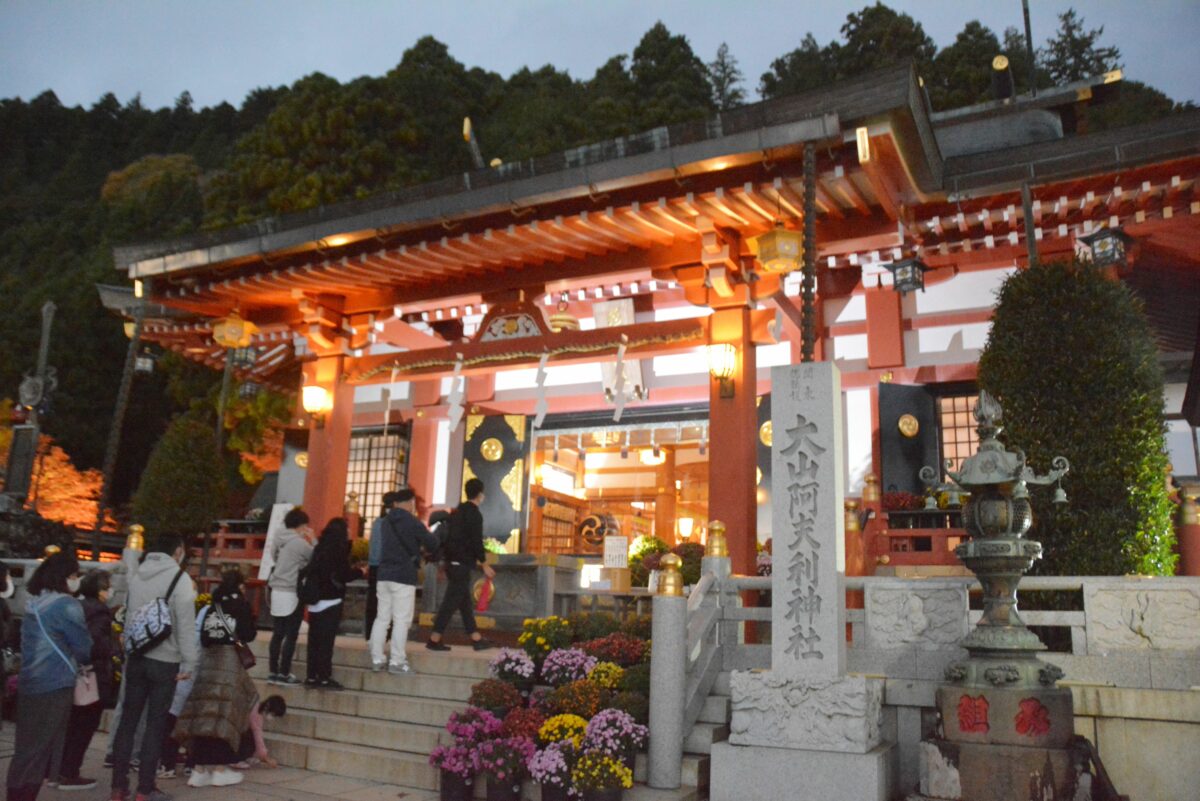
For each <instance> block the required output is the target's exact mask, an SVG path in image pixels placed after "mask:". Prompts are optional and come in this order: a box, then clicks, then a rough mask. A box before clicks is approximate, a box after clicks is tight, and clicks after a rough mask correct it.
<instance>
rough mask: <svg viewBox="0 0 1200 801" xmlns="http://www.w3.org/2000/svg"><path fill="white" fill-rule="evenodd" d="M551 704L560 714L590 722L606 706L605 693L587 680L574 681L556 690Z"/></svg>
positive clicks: (551, 698) (552, 695) (551, 697)
mask: <svg viewBox="0 0 1200 801" xmlns="http://www.w3.org/2000/svg"><path fill="white" fill-rule="evenodd" d="M549 703H550V705H551V706H552V707H553V709H554V710H555V711H556V712H558V713H560V714H566V715H578V716H579V717H581V718H583V719H584V720H588V719H590V718H591V717H592V715H594V714H596V713H597V712H599V711H600V708H601V707H602V706H604V691H603V690H601V689H600V688H599V687H597V686H596V685H595V684H592V683H591V682H590V681H588V680H587V679H584V680H582V681H573V682H571V683H570V684H564V685H563V686H562V687H559V688H558V689H557V690H555V691H554V692H553V693H552V694H551V696H550V701H549Z"/></svg>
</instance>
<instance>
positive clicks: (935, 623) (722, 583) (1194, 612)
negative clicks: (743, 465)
mask: <svg viewBox="0 0 1200 801" xmlns="http://www.w3.org/2000/svg"><path fill="white" fill-rule="evenodd" d="M702 576H703V577H702V578H701V580H700V582H699V583H698V584H697V585H696V587H695V588H694V589H693V591H692V594H691V596H690V597H688V598H687V599H684V598H671V597H663V596H656V597H655V599H654V635H653V636H654V639H653V660H652V662H651V666H652V671H653V672H652V678H651V682H652V688H653V690H652V693H651V735H650V740H651V746H650V758H651V759H650V768H651V770H650V784H651V786H653V787H676V786H678V783H679V775H680V773H679V764H680V759H681V757H682V746H681V742H682V739H683V738H684V737H686V735H687V732H688V730H689V729H690V727H691V726H692V724H693V723H694V722H695V720H696V715H697V714H698V712H699V710H700V708H701V707H702V706H703V704H704V699H705V697H706V696H707V695H708V693H709V692H710V691H711V689H712V686H713V682H714V681H715V680H716V678H717V675H718V674H719V673H720V672H722V671H731V670H751V669H765V668H770V666H771V646H770V645H769V644H757V643H747V642H746V639H747V638H746V634H745V631H744V628H745V624H746V623H747V622H754V623H755V624H756V626H757V629H758V633H759V637H760V638H761V637H762V635H764V634H765V633H766V631H767V625H769V624H770V622H771V616H772V614H771V611H772V610H771V608H770V606H759V607H754V606H744V605H742V603H741V598H740V596H741V594H743V593H746V592H748V591H758V592H765V591H769V590H770V589H771V578H769V577H766V578H764V577H759V576H735V575H731V573H730V568H729V560H728V559H727V558H722V557H706V558H705V560H704V567H703V571H702ZM845 590H846V591H847V592H848V593H851V594H852V595H854V596H860V597H862V599H863V604H862V605H863V608H860V609H847V610H846V620H847V624H848V625H847V629H848V632H847V667H848V670H849V671H850V672H851V673H858V674H867V675H872V676H882V677H884V678H885V679H886V682H885V700H884V703H885V713H886V715H887V719H888V721H889V722H888V728H889V729H890V730H892V731H894V732H895V737H896V740H897V741H898V743H899V745H900V759H899V762H900V764H899V774H900V783H901V786H912V784H913V783H915V774H914V773H913V772H914V771H915V770H916V768H915V766H916V764H917V760H916V758H915V751H916V747H917V743H918V742H920V740H921V737H922V736H923V735H924V734H925V732H926V729H928V727H929V725H930V723H929V720H931V718H930V715H931V714H932V710H933V706H934V703H933V701H934V692H935V691H936V689H937V687H938V686H939V685H940V684H941V683H942V681H943V674H944V671H945V669H946V667H948V666H949V665H950V664H951V663H953V662H955V661H958V660H961V659H962V658H964V657H965V656H966V652H965V651H964V650H963V649H961V648H960V647H959V645H958V643H959V641H960V640H961V639H962V637H964V636H965V635H966V634H967V632H968V631H969V627H970V626H971V625H973V624H974V623H975V622H976V621H977V620H978V619H979V615H980V612H979V611H978V610H973V609H971V608H970V599H971V595H972V593H978V592H979V590H980V587H979V584H978V582H976V581H975V580H974V579H972V578H928V579H900V578H892V577H849V578H846V579H845ZM1020 592H1021V597H1022V598H1023V599H1029V598H1030V593H1037V594H1038V595H1037V596H1033V597H1034V598H1037V599H1038V600H1039V601H1041V602H1042V603H1043V605H1051V604H1053V605H1057V606H1064V607H1071V606H1075V607H1079V608H1076V609H1066V610H1049V609H1026V608H1022V609H1021V611H1020V615H1021V617H1022V619H1023V620H1024V621H1025V622H1026V623H1027V624H1028V625H1030V626H1035V627H1044V628H1045V629H1060V630H1061V631H1062V633H1061V634H1060V635H1058V636H1049V637H1047V639H1052V640H1054V641H1056V642H1059V643H1061V644H1062V646H1061V648H1060V650H1056V651H1048V652H1046V653H1044V654H1043V655H1042V658H1043V659H1044V660H1045V661H1047V662H1050V663H1052V664H1055V665H1057V666H1058V667H1060V668H1061V669H1062V670H1063V672H1064V673H1065V678H1064V679H1063V680H1062V681H1061V682H1060V683H1061V684H1062V685H1064V686H1067V687H1072V688H1073V689H1074V690H1075V691H1076V705H1077V707H1080V709H1077V711H1076V716H1077V717H1082V718H1087V717H1088V716H1089V715H1092V713H1093V712H1095V710H1096V709H1097V708H1099V707H1100V706H1102V705H1103V703H1104V698H1100V696H1102V695H1105V693H1108V694H1112V693H1114V692H1115V693H1118V694H1120V693H1121V692H1126V691H1128V692H1141V691H1145V692H1146V693H1150V694H1151V695H1153V694H1154V693H1159V694H1160V695H1161V692H1165V691H1177V692H1178V691H1184V694H1185V695H1186V697H1187V699H1189V700H1188V703H1189V704H1195V699H1193V698H1192V696H1194V695H1195V693H1194V692H1187V691H1189V690H1193V688H1196V687H1198V686H1200V578H1193V577H1178V578H1122V577H1099V576H1096V577H1093V576H1082V577H1081V576H1065V577H1042V576H1034V577H1027V578H1025V579H1023V580H1022V581H1021V585H1020ZM1047 598H1056V600H1052V601H1046V600H1045V599H1047ZM1043 633H1045V634H1052V633H1053V632H1043ZM681 675H682V676H683V677H684V680H682V681H680V678H679V677H680V676H681ZM1093 696H1095V697H1093ZM1089 699H1090V700H1089ZM1110 700H1111V699H1110ZM1124 703H1128V701H1127V700H1126V701H1124ZM1155 703H1159V704H1160V705H1161V704H1163V703H1169V702H1162V701H1161V700H1160V701H1157V702H1155ZM1189 708H1190V707H1189ZM1172 714H1174V713H1172ZM1180 714H1182V712H1180ZM1188 714H1189V715H1190V713H1188ZM1185 717H1186V716H1185ZM1099 719H1100V716H1099V713H1097V714H1096V720H1099ZM1179 722H1184V723H1191V722H1192V721H1191V719H1190V717H1188V718H1187V720H1186V721H1185V720H1182V719H1181V720H1180V721H1179ZM1195 723H1198V724H1200V718H1198V719H1197V720H1196V721H1195ZM1096 725H1097V726H1098V725H1099V724H1098V723H1097V724H1096ZM1198 731H1200V730H1198ZM1195 736H1197V737H1200V734H1197V735H1195ZM1098 745H1099V746H1100V748H1101V749H1102V751H1103V750H1105V747H1106V743H1105V740H1104V739H1103V738H1099V743H1098ZM1111 747H1112V746H1110V748H1111ZM1105 761H1106V763H1107V762H1109V761H1110V757H1109V756H1108V755H1107V754H1106V755H1105Z"/></svg>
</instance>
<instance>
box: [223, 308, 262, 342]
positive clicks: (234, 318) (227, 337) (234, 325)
mask: <svg viewBox="0 0 1200 801" xmlns="http://www.w3.org/2000/svg"><path fill="white" fill-rule="evenodd" d="M257 333H258V326H256V325H255V324H254V323H252V322H250V321H249V320H243V319H242V318H241V317H240V316H238V313H237V312H234V313H233V314H231V315H229V316H228V317H226V318H225V319H223V320H218V321H217V322H216V323H214V324H213V329H212V337H213V341H214V342H216V343H217V344H218V345H220V346H221V347H223V348H244V347H246V346H247V345H249V344H250V340H251V338H252V337H253V336H254V335H255V334H257Z"/></svg>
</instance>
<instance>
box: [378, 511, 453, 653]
mask: <svg viewBox="0 0 1200 801" xmlns="http://www.w3.org/2000/svg"><path fill="white" fill-rule="evenodd" d="M416 497H417V496H416V493H415V492H413V490H412V488H411V487H404V488H403V489H400V490H397V491H396V493H395V496H394V501H393V506H392V510H391V511H390V512H388V515H387V517H386V518H385V519H384V521H383V525H382V526H381V527H380V532H379V533H380V535H381V536H382V542H381V548H380V557H379V571H378V584H377V586H376V597H377V598H378V601H379V610H378V612H377V613H376V615H375V623H374V624H373V625H372V626H371V665H372V669H373V670H375V671H376V672H378V671H381V670H383V669H384V668H385V667H386V668H387V671H388V673H391V674H393V675H397V676H403V675H406V674H409V673H412V668H411V667H409V665H408V656H407V655H406V654H405V650H404V649H405V645H406V644H407V642H408V629H409V627H410V626H411V625H412V619H413V610H414V608H415V606H416V598H417V581H418V577H419V575H420V565H421V549H422V548H424V549H425V550H426V551H427V552H429V553H433V552H434V551H435V550H437V538H436V537H434V536H433V535H432V534H430V533H429V529H427V528H425V524H424V523H422V522H421V521H420V520H418V519H417V516H416V509H417V503H416ZM389 624H390V625H391V626H392V652H391V658H390V659H388V658H387V657H385V656H384V653H383V644H384V641H385V640H386V639H387V630H388V625H389Z"/></svg>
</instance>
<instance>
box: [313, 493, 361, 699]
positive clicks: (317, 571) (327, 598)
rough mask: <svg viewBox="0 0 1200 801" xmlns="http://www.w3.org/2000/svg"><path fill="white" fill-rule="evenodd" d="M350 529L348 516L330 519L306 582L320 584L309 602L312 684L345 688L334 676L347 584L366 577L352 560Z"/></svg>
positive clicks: (321, 686) (320, 686) (333, 688)
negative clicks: (337, 642)
mask: <svg viewBox="0 0 1200 801" xmlns="http://www.w3.org/2000/svg"><path fill="white" fill-rule="evenodd" d="M348 532H349V528H348V527H347V525H346V521H345V520H344V519H342V518H340V517H335V518H333V519H332V520H330V521H329V523H328V524H326V526H325V529H324V530H323V531H322V532H321V539H320V541H318V542H317V547H315V548H313V553H312V560H311V561H310V562H309V565H308V568H307V571H308V572H307V574H306V577H305V583H306V584H307V583H308V582H313V583H315V585H316V588H317V591H316V597H317V601H316V602H315V603H310V604H309V605H308V678H306V679H305V680H304V684H305V686H308V687H318V688H320V689H323V690H341V689H343V688H342V685H341V684H339V683H338V682H337V681H335V680H334V678H333V644H334V641H335V640H336V639H337V630H338V624H339V623H341V622H342V601H343V600H345V598H346V584H348V583H349V582H351V581H355V580H357V579H360V578H362V577H363V572H362V570H360V569H358V568H357V567H354V566H352V565H351V564H350V538H349V535H348Z"/></svg>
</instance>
